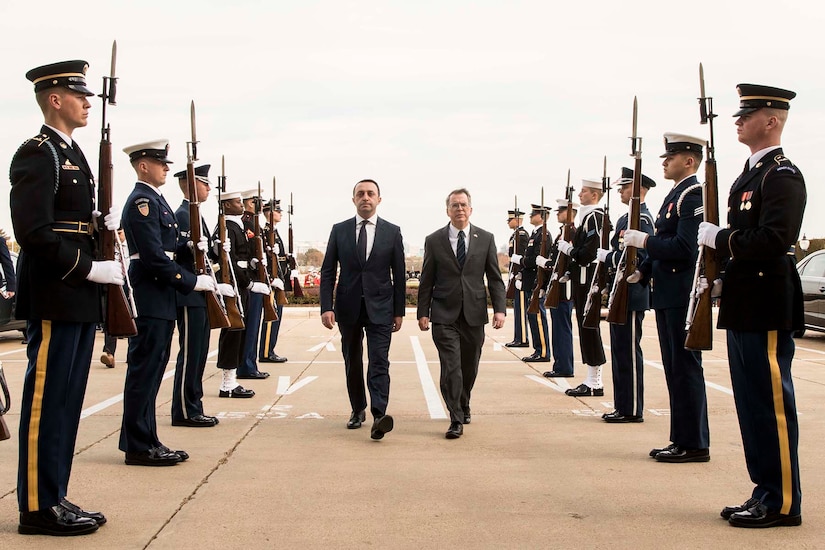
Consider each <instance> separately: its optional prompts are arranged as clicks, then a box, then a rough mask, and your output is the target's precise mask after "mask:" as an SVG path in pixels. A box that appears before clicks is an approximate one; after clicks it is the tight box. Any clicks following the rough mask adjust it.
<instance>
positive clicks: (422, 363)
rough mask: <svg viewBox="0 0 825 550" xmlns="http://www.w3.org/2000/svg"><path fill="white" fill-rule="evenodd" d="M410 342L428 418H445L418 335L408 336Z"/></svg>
mask: <svg viewBox="0 0 825 550" xmlns="http://www.w3.org/2000/svg"><path fill="white" fill-rule="evenodd" d="M410 343H411V344H412V349H413V355H414V356H415V364H416V366H417V367H418V378H420V379H421V389H422V390H424V399H425V400H426V401H427V410H429V411H430V418H432V419H433V420H442V419H446V418H447V413H446V412H445V411H444V405H442V404H441V396H440V395H439V394H438V390H436V387H435V382H433V377H432V376H431V375H430V369H429V368H428V367H427V358H426V357H425V356H424V349H423V348H422V347H421V342H420V341H419V339H418V336H410Z"/></svg>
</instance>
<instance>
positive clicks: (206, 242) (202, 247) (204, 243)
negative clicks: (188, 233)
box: [198, 235, 209, 254]
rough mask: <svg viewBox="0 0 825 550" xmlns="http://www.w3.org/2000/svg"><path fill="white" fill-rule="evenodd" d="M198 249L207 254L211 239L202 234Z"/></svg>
mask: <svg viewBox="0 0 825 550" xmlns="http://www.w3.org/2000/svg"><path fill="white" fill-rule="evenodd" d="M198 250H200V251H201V252H203V253H204V254H206V251H207V250H209V239H207V238H206V237H205V236H203V235H201V240H200V241H198Z"/></svg>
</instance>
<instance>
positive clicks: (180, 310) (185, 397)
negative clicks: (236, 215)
mask: <svg viewBox="0 0 825 550" xmlns="http://www.w3.org/2000/svg"><path fill="white" fill-rule="evenodd" d="M209 166H210V165H209V164H204V165H202V166H197V167H195V169H194V171H195V191H196V193H197V196H196V197H195V200H196V201H197V202H198V203H202V202H204V201H206V199H207V197H208V196H209V187H210V185H211V183H210V181H209ZM174 177H176V178H178V185H179V186H180V190H181V192H182V193H183V197H184V199H183V202H182V203H181V205H180V206H179V207H178V209H177V210H176V211H175V219H176V220H177V221H178V229H179V230H180V238H179V240H178V250H177V254H175V262H176V263H177V264H178V265H180V267H181V269H183V270H186V271H188V272H190V273H192V274H193V275H194V274H195V256H194V254H193V250H192V249H191V248H190V246H199V247H202V249H203V250H204V253H206V252H207V251H209V250H211V249H212V243H211V242H210V239H209V237H210V234H209V228H208V227H207V226H206V222H204V221H203V217H201V219H200V224H201V230H200V234H201V242H200V243H193V242H192V231H191V227H192V226H191V222H190V217H189V207H190V199H191V197H190V193H189V178H188V177H187V172H186V170H183V171H181V172H178V173H177V174H175V176H174ZM207 261H209V260H208V259H207ZM175 299H176V300H177V325H178V344H179V351H178V358H177V362H176V363H175V382H174V388H173V390H172V425H173V426H189V427H193V428H209V427H212V426H214V425H216V424H217V423H218V419H217V418H215V417H214V416H209V415H206V414H204V412H203V372H204V370H205V369H206V358H207V355H208V354H209V331H210V327H209V316H208V315H207V313H206V298H205V296H204V293H203V292H190V293H188V294H184V293H182V292H176V293H175Z"/></svg>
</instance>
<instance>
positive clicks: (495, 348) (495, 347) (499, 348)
mask: <svg viewBox="0 0 825 550" xmlns="http://www.w3.org/2000/svg"><path fill="white" fill-rule="evenodd" d="M501 347H502V346H501V344H499V343H498V342H493V351H501Z"/></svg>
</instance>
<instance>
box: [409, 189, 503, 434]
mask: <svg viewBox="0 0 825 550" xmlns="http://www.w3.org/2000/svg"><path fill="white" fill-rule="evenodd" d="M472 213H473V205H472V199H471V198H470V192H469V191H467V190H466V189H463V188H462V189H456V190H455V191H453V192H451V193H450V194H449V195H448V196H447V216H449V218H450V224H449V225H447V226H446V227H443V228H441V229H439V230H438V231H436V232H434V233H432V234H430V235H429V236H428V237H427V238H426V240H425V241H424V265H423V267H422V269H421V279H420V284H419V286H418V327H419V328H420V329H421V330H429V328H430V320H432V323H433V341H434V342H435V347H436V348H438V357H439V360H440V361H441V395H442V396H443V397H444V402H445V403H446V404H447V409H448V410H449V411H450V428H449V429H448V430H447V433H446V437H447V439H457V438H459V437H461V434H462V433H464V426H463V424H469V423H470V393H471V392H472V390H473V385H474V384H475V381H476V376H477V375H478V360H479V358H480V357H481V346H482V344H484V325H486V324H487V321H488V318H487V293H486V292H485V290H484V276H485V275H486V276H487V288H488V289H489V291H490V297H491V299H492V302H493V311H494V315H493V328H495V329H498V328H501V327H502V326H504V316H505V306H506V299H505V295H506V291H505V288H504V282H503V281H502V279H501V270H500V269H499V267H498V256H497V254H496V243H495V240H494V239H493V235H492V234H491V233H488V232H487V231H484V230H483V229H481V228H479V227H476V226H474V225H470V214H472Z"/></svg>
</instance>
